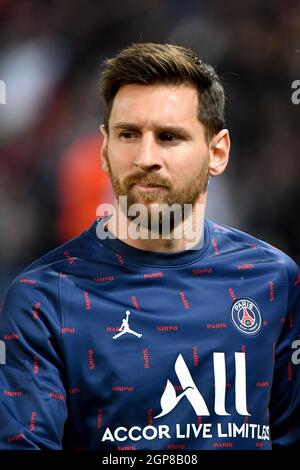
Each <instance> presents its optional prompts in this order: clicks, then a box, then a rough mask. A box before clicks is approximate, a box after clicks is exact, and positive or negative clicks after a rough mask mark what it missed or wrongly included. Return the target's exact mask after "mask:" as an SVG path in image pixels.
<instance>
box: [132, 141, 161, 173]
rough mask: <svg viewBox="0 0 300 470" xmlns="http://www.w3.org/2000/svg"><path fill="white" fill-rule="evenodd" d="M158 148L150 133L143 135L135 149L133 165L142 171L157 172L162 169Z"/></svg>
mask: <svg viewBox="0 0 300 470" xmlns="http://www.w3.org/2000/svg"><path fill="white" fill-rule="evenodd" d="M160 151H161V150H160V148H159V145H158V144H157V142H156V140H155V136H153V134H152V133H150V132H149V133H148V134H144V135H143V136H142V137H141V139H140V145H139V146H138V147H137V156H136V158H135V160H134V162H133V163H134V165H135V166H136V167H138V168H140V169H141V170H144V171H148V172H149V171H158V170H160V169H161V168H162V159H161V156H160Z"/></svg>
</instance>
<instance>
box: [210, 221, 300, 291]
mask: <svg viewBox="0 0 300 470" xmlns="http://www.w3.org/2000/svg"><path fill="white" fill-rule="evenodd" d="M208 223H209V226H210V233H211V238H212V239H215V240H216V243H217V244H218V247H219V250H220V252H222V253H230V252H232V253H236V256H237V257H239V256H240V257H241V259H245V260H246V259H249V260H253V262H263V261H264V262H265V263H270V264H276V265H278V267H279V269H282V270H283V271H284V272H285V274H286V276H287V277H288V280H289V282H292V283H296V284H297V280H298V282H299V283H300V281H299V276H300V275H299V266H298V265H297V263H296V262H295V261H294V260H293V259H292V258H291V257H290V256H288V255H287V254H286V253H284V252H283V251H281V250H280V249H278V248H276V247H275V246H273V245H271V244H270V243H268V242H266V241H264V240H260V239H259V238H256V237H254V236H253V235H250V234H249V233H246V232H243V231H241V230H238V229H236V228H233V227H229V226H227V225H223V224H218V223H215V222H213V221H211V220H208Z"/></svg>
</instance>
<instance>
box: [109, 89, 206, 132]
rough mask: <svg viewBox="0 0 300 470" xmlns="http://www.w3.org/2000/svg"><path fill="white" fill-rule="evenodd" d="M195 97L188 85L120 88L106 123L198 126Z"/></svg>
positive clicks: (194, 92)
mask: <svg viewBox="0 0 300 470" xmlns="http://www.w3.org/2000/svg"><path fill="white" fill-rule="evenodd" d="M197 112H198V96H197V90H196V88H195V87H193V86H192V85H188V84H182V85H162V84H157V85H139V84H129V85H123V86H122V87H121V88H120V89H119V90H118V92H117V94H116V96H115V99H114V103H113V107H112V111H111V116H110V122H113V123H116V122H118V121H125V120H126V121H127V122H134V123H136V124H138V125H146V124H149V123H155V124H158V125H161V124H169V125H172V124H173V125H174V124H177V125H178V124H179V123H180V125H181V126H184V125H187V126H190V125H191V124H192V123H193V122H194V123H195V124H196V123H198V124H200V123H199V121H198V118H197Z"/></svg>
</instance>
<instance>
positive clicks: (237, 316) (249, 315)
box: [231, 298, 262, 335]
mask: <svg viewBox="0 0 300 470" xmlns="http://www.w3.org/2000/svg"><path fill="white" fill-rule="evenodd" d="M231 318H232V321H233V323H234V324H235V326H236V327H237V328H238V330H240V331H241V332H242V333H245V334H246V335H256V334H257V333H259V332H260V330H261V328H262V319H261V313H260V311H259V308H258V306H257V305H256V303H255V302H253V300H251V299H245V298H244V299H237V300H236V301H235V302H234V304H233V305H232V307H231Z"/></svg>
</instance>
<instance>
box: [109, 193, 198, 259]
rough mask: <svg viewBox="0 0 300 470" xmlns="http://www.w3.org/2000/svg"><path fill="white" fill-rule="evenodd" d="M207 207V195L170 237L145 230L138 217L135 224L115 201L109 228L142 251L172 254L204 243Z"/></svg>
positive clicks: (125, 241) (171, 232) (117, 236)
mask: <svg viewBox="0 0 300 470" xmlns="http://www.w3.org/2000/svg"><path fill="white" fill-rule="evenodd" d="M205 206H206V194H203V195H200V196H199V199H198V201H197V202H196V204H195V205H194V206H193V208H192V210H191V211H190V213H189V214H188V215H187V216H186V217H185V218H183V220H182V221H180V222H179V223H178V225H176V227H175V229H174V230H173V231H170V233H168V234H167V236H166V235H165V234H160V233H158V232H154V231H152V232H151V231H150V230H148V229H146V228H143V227H142V226H140V225H139V224H138V218H136V219H135V221H132V220H130V219H128V218H127V217H126V215H125V214H124V213H123V212H122V211H121V209H120V208H119V205H118V202H117V200H116V199H115V201H114V207H115V210H114V212H113V215H112V217H111V218H110V219H109V221H108V223H107V228H108V230H109V231H110V232H111V233H112V234H113V235H114V236H115V237H116V238H118V239H119V240H122V241H123V242H124V243H127V244H128V245H130V246H132V247H134V248H138V249H141V250H146V251H157V252H166V253H168V252H170V253H171V252H176V251H183V250H186V249H192V248H193V247H194V246H196V245H198V244H199V243H200V240H202V235H203V227H204V214H205Z"/></svg>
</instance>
